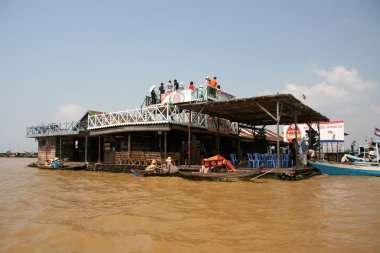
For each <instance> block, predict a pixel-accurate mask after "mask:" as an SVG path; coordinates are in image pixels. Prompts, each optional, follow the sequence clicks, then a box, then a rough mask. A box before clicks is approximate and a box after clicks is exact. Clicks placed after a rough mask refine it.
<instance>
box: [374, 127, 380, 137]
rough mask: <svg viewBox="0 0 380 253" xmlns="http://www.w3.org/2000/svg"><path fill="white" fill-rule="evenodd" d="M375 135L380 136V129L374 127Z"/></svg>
mask: <svg viewBox="0 0 380 253" xmlns="http://www.w3.org/2000/svg"><path fill="white" fill-rule="evenodd" d="M374 134H375V135H376V136H378V137H380V129H379V128H377V127H375V133H374Z"/></svg>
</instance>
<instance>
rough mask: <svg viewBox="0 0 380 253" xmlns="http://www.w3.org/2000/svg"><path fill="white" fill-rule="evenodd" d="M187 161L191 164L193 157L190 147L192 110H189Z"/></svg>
mask: <svg viewBox="0 0 380 253" xmlns="http://www.w3.org/2000/svg"><path fill="white" fill-rule="evenodd" d="M187 140H188V143H187V162H188V165H189V166H190V165H191V162H190V159H191V154H190V148H191V110H190V111H189V129H188V136H187Z"/></svg>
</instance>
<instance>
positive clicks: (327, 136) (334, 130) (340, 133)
mask: <svg viewBox="0 0 380 253" xmlns="http://www.w3.org/2000/svg"><path fill="white" fill-rule="evenodd" d="M310 125H311V127H312V128H313V129H314V130H315V131H317V132H318V126H317V124H316V123H312V124H310ZM296 129H297V131H296ZM319 129H320V138H321V142H344V121H331V122H320V123H319ZM306 130H309V126H308V125H307V124H304V123H300V124H297V128H296V127H295V125H294V124H292V125H286V126H284V142H292V139H293V138H295V135H296V132H297V140H298V141H300V140H301V139H302V138H303V137H304V136H307V134H306Z"/></svg>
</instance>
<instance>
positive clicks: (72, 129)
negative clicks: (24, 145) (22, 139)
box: [26, 121, 80, 137]
mask: <svg viewBox="0 0 380 253" xmlns="http://www.w3.org/2000/svg"><path fill="white" fill-rule="evenodd" d="M79 130H80V124H79V122H78V121H76V122H74V121H72V122H65V123H49V124H44V123H42V124H41V125H39V126H31V127H27V128H26V137H40V136H53V135H71V134H78V133H79Z"/></svg>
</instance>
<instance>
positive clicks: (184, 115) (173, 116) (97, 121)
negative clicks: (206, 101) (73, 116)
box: [88, 104, 238, 134]
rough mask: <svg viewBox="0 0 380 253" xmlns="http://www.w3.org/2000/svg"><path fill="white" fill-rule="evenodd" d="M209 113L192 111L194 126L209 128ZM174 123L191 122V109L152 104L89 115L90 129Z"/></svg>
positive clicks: (233, 129)
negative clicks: (139, 107)
mask: <svg viewBox="0 0 380 253" xmlns="http://www.w3.org/2000/svg"><path fill="white" fill-rule="evenodd" d="M208 117H209V116H208V115H206V114H196V113H192V126H195V127H200V128H206V129H208V128H209V127H210V126H209V123H208V120H207V119H208ZM160 123H174V124H180V125H188V124H189V111H188V110H182V109H180V108H179V107H178V106H177V105H170V104H165V105H160V104H157V105H150V106H148V107H143V108H141V109H134V110H126V111H119V112H110V113H93V114H89V115H88V129H89V130H91V129H99V128H107V127H117V126H126V125H141V124H160ZM237 129H238V128H237V123H231V125H230V127H229V131H230V133H234V134H237V133H238V130H237Z"/></svg>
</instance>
